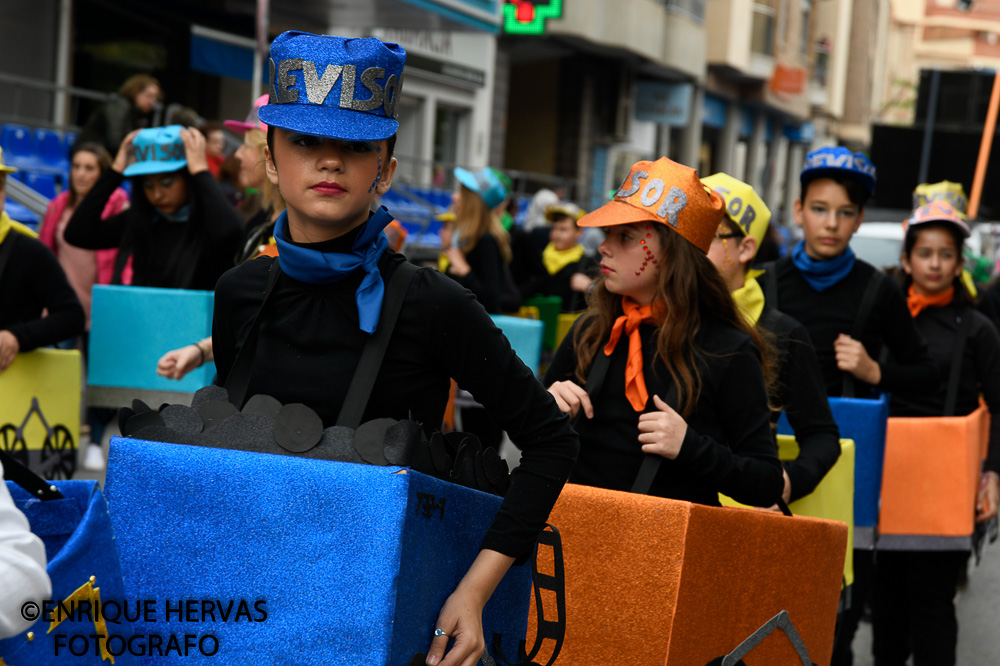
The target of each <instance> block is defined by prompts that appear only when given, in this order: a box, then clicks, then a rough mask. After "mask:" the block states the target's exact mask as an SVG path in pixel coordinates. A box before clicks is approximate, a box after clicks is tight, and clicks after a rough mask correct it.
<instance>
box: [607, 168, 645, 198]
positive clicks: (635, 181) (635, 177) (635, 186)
mask: <svg viewBox="0 0 1000 666" xmlns="http://www.w3.org/2000/svg"><path fill="white" fill-rule="evenodd" d="M646 178H649V174H648V173H646V172H645V171H636V172H635V173H633V174H632V185H630V186H629V188H628V189H627V190H626V189H625V183H622V189H620V190H618V194H616V195H615V196H616V197H621V198H623V199H624V198H625V197H630V196H632V195H633V194H635V193H636V192H638V191H639V186H640V184H641V183H640V182H639V181H641V180H645V179H646ZM626 180H628V179H627V178H626Z"/></svg>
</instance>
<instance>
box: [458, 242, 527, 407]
mask: <svg viewBox="0 0 1000 666" xmlns="http://www.w3.org/2000/svg"><path fill="white" fill-rule="evenodd" d="M465 260H466V261H467V262H469V268H470V269H471V270H470V271H469V273H467V274H466V275H464V276H462V277H459V276H457V275H455V274H454V273H452V272H451V270H450V268H449V270H448V271H447V273H448V277H450V278H452V279H453V280H455V281H456V282H458V283H459V284H460V285H462V286H463V287H465V288H466V289H468V290H469V291H471V292H472V293H473V294H475V295H476V298H477V299H479V302H480V303H481V304H482V306H483V307H484V308H486V311H487V312H488V313H490V314H500V312H501V311H505V310H506V311H510V310H512V309H513V310H516V309H517V307H516V306H515V307H513V308H512V307H511V306H512V305H513V304H512V303H508V302H505V301H508V300H510V294H508V293H506V292H507V283H508V282H509V281H510V280H511V278H510V274H509V273H508V272H507V271H508V270H509V269H508V268H507V265H506V264H505V263H504V260H503V255H502V254H501V253H500V246H499V245H497V241H496V239H495V238H494V237H493V235H492V234H483V235H482V236H480V238H479V240H478V241H476V246H475V247H474V248H472V250H470V251H469V253H468V254H466V255H465ZM462 388H465V387H464V386H463V387H462Z"/></svg>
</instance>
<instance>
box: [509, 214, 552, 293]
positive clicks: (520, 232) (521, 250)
mask: <svg viewBox="0 0 1000 666" xmlns="http://www.w3.org/2000/svg"><path fill="white" fill-rule="evenodd" d="M508 233H510V254H511V259H510V275H511V277H512V278H513V279H514V284H516V285H517V287H518V289H519V290H520V292H521V297H522V298H531V297H532V296H534V295H535V292H533V291H531V286H530V285H531V284H532V283H533V281H534V280H536V279H538V278H540V277H541V276H543V275H547V272H546V270H545V266H544V265H543V264H542V253H541V252H539V251H538V248H537V247H535V242H534V241H533V240H532V238H531V234H530V233H529V232H527V231H525V230H524V227H519V226H517V225H516V224H513V225H511V227H510V231H509V232H508ZM529 292H530V293H529Z"/></svg>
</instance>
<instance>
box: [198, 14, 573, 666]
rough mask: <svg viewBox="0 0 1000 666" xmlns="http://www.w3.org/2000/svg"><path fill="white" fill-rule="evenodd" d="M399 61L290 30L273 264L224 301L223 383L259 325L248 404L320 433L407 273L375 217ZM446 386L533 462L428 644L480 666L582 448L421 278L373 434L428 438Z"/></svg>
mask: <svg viewBox="0 0 1000 666" xmlns="http://www.w3.org/2000/svg"><path fill="white" fill-rule="evenodd" d="M405 59H406V53H405V51H404V50H403V49H402V48H401V47H400V46H399V45H397V44H387V43H383V42H381V41H379V40H378V39H375V38H364V39H346V38H343V37H330V36H325V35H324V36H320V35H312V34H308V33H302V32H286V33H283V34H281V35H279V36H278V37H277V38H276V39H275V40H274V42H273V44H272V45H271V92H270V99H269V103H268V104H267V105H266V106H263V107H261V109H260V111H259V112H258V116H259V118H260V120H261V121H263V122H265V123H267V125H268V132H267V142H268V152H267V156H268V159H267V163H266V169H267V175H268V178H269V179H270V181H271V182H272V183H273V184H274V185H275V186H276V187H277V188H278V190H279V191H280V192H281V195H282V197H283V198H284V200H285V202H286V204H287V208H286V210H285V212H284V213H282V214H281V216H280V217H279V218H278V220H277V221H276V223H275V228H274V238H275V241H276V243H277V245H278V252H279V256H278V258H277V259H273V258H271V257H261V258H258V259H254V260H252V261H249V262H246V263H244V264H243V265H241V266H239V267H237V268H235V269H233V270H231V271H229V272H228V273H226V274H225V275H224V276H223V277H222V279H220V280H219V284H218V287H217V289H216V297H215V318H214V322H213V331H212V339H213V343H214V348H215V363H216V367H217V369H218V373H219V377H218V383H219V384H220V385H224V384H225V383H226V381H227V379H228V377H229V375H230V373H233V374H239V373H238V372H237V371H236V370H234V365H235V364H236V360H237V358H236V357H237V352H238V351H239V348H240V347H241V346H242V345H243V342H244V341H245V340H246V339H247V335H248V331H249V330H250V329H251V328H256V326H257V325H256V324H252V322H253V321H254V319H255V318H257V316H258V314H259V315H260V316H259V319H258V324H259V328H257V330H258V331H259V333H258V336H257V342H256V353H255V354H254V355H253V358H252V361H251V362H252V367H250V368H248V369H247V374H248V379H247V386H246V391H245V394H246V395H247V396H250V395H254V394H259V393H263V394H267V395H271V396H274V397H275V398H277V399H278V400H279V401H280V402H282V403H296V402H300V403H305V404H306V405H307V406H309V407H311V408H312V409H314V410H315V411H316V412H317V413H318V414H319V415H320V417H321V419H322V420H323V422H324V425H325V426H331V425H334V424H335V423H336V421H337V418H338V416H339V413H340V411H341V408H342V406H343V403H344V400H345V397H346V391H347V387H348V385H349V384H350V382H351V378H352V376H353V374H354V371H355V368H356V367H357V365H358V360H359V357H360V355H361V353H362V350H363V349H364V348H365V345H366V343H367V341H368V339H369V337H370V336H371V335H372V334H373V333H374V332H375V330H376V328H377V327H378V326H379V317H380V314H381V309H382V299H383V295H384V294H385V289H386V286H385V285H387V284H388V280H389V279H390V278H391V276H392V275H393V274H395V272H396V270H397V269H399V268H400V267H401V266H402V265H403V264H404V262H405V259H404V258H403V256H402V255H399V254H396V253H394V252H392V251H388V250H387V246H388V241H387V239H386V236H385V234H384V233H383V229H384V228H385V226H386V225H387V224H388V223H389V222H390V221H391V220H392V216H391V215H390V214H389V212H388V211H387V210H386V209H385V208H384V207H380V208H378V209H377V210H375V211H374V212H373V211H372V208H373V207H374V205H375V203H376V201H377V198H378V197H379V195H381V194H383V193H385V192H386V191H387V190H388V189H389V187H390V185H391V184H392V178H393V174H394V173H395V170H396V160H395V159H394V158H393V157H392V151H393V146H394V144H395V134H396V130H397V129H398V126H399V125H398V123H397V121H396V107H397V102H398V96H399V87H400V77H401V75H402V73H403V64H404V62H405ZM269 274H270V275H269ZM271 277H273V278H274V279H273V281H272V280H271ZM265 303H266V307H265ZM240 363H241V364H242V363H243V358H242V357H241V358H240ZM237 368H239V371H240V372H242V369H243V366H242V365H238V366H237ZM451 377H454V378H455V379H456V380H457V381H458V382H459V383H460V384H461V385H462V386H463V387H465V388H467V389H468V390H469V391H470V392H471V393H472V394H473V395H474V396H475V398H476V400H477V401H479V402H480V403H481V404H483V405H484V406H485V407H486V408H487V410H488V411H489V412H490V415H491V416H492V417H493V419H494V420H495V421H496V422H497V424H498V425H500V426H501V427H503V428H504V429H505V430H507V432H508V433H509V434H510V436H511V439H512V440H513V441H514V442H515V443H516V444H518V445H519V446H522V448H523V456H522V458H521V464H520V466H519V467H518V471H517V473H516V474H514V476H513V477H512V485H511V488H510V490H509V491H508V492H507V495H506V497H505V498H504V501H503V504H502V505H501V507H500V510H499V511H498V513H497V517H496V520H495V521H494V523H493V525H492V526H491V527H490V529H489V530H488V531H487V534H486V537H485V539H484V540H483V542H482V547H481V548H482V549H481V550H480V552H479V555H478V556H477V558H476V560H475V562H474V563H473V565H472V566H471V568H470V569H469V571H468V572H467V573H466V574H465V576H464V577H463V579H462V581H461V582H460V583H459V585H458V587H457V588H456V589H455V590H454V591H453V592H452V593H451V596H450V597H449V598H448V600H447V601H446V602H445V604H444V607H443V608H442V609H441V612H440V614H439V616H438V618H437V624H436V625H435V627H436V629H435V631H433V637H432V636H431V635H430V634H431V633H432V632H431V631H430V630H428V643H429V644H430V649H429V652H428V654H427V657H426V663H427V664H441V665H442V666H459V665H461V666H472V665H473V664H475V663H476V662H477V661H478V659H479V657H480V656H481V655H482V652H483V649H484V647H485V642H484V639H483V631H482V609H483V606H484V605H485V603H486V601H487V600H488V599H489V598H490V596H491V594H492V593H493V590H494V588H495V587H496V585H497V584H498V583H499V581H500V579H501V578H502V577H503V575H504V574H505V572H506V571H507V569H508V568H509V567H510V565H511V563H513V562H514V560H515V558H517V557H521V556H525V555H527V554H528V553H529V552H530V550H531V548H532V546H533V544H534V542H535V540H536V538H537V536H538V533H539V532H540V531H541V530H542V529H543V527H544V525H545V520H546V518H547V516H548V513H549V510H550V509H551V508H552V506H553V504H554V503H555V500H556V498H557V497H558V495H559V491H560V489H561V488H562V485H563V483H565V480H566V478H567V477H568V476H569V471H570V468H571V467H572V465H573V462H574V460H575V458H576V453H577V450H578V448H579V443H578V440H577V438H576V435H575V434H574V433H573V431H572V429H571V428H570V427H569V421H568V419H567V418H566V417H564V416H563V415H562V414H561V413H560V412H559V410H558V408H557V407H556V404H555V402H554V401H553V400H552V399H551V397H550V396H549V395H548V393H547V392H546V391H545V390H544V389H542V387H541V385H540V384H539V383H538V382H537V381H536V380H535V378H534V375H533V374H532V372H531V371H530V370H529V369H528V368H526V367H525V366H524V364H523V363H521V361H520V360H518V358H517V357H516V355H515V354H514V353H513V351H512V350H511V348H510V345H509V344H508V343H507V341H506V339H505V338H504V337H503V335H502V333H501V332H500V331H499V329H497V328H496V327H495V326H494V324H493V322H492V320H491V319H490V318H489V316H488V315H487V314H486V312H485V311H484V310H483V308H482V306H480V305H479V303H478V302H477V301H476V299H475V297H474V296H473V295H472V294H471V293H470V292H468V291H467V290H465V289H463V288H462V287H460V286H459V285H458V284H457V283H456V282H454V281H453V280H451V279H449V278H447V277H445V276H444V275H442V274H441V273H439V272H438V271H436V270H433V269H427V268H425V269H419V270H417V271H416V272H415V274H414V275H413V278H412V282H411V283H410V286H409V288H408V290H407V291H406V295H405V297H404V299H403V304H402V308H401V310H400V312H399V316H398V319H397V321H396V324H395V326H394V328H393V333H392V336H391V343H390V344H389V345H388V348H387V350H386V352H385V357H384V360H383V362H382V365H381V368H380V370H379V372H378V374H377V376H376V378H375V382H374V387H373V390H372V394H371V400H370V401H369V403H368V405H367V407H366V409H365V410H364V420H365V421H367V420H371V419H374V418H382V417H387V418H393V419H397V420H402V419H407V418H410V419H412V420H414V421H418V422H420V423H422V424H423V426H424V430H425V432H427V433H428V434H430V433H431V432H432V431H434V430H436V429H438V428H439V427H440V425H441V422H442V418H443V415H444V408H445V404H446V403H447V400H448V393H449V388H450V378H451ZM429 566H432V564H429ZM344 584H345V585H349V584H361V583H358V582H354V581H345V582H344ZM451 641H454V642H453V644H452V646H451V648H450V649H449V650H448V652H447V654H445V649H446V648H447V646H448V644H449V642H451ZM442 659H443V660H442Z"/></svg>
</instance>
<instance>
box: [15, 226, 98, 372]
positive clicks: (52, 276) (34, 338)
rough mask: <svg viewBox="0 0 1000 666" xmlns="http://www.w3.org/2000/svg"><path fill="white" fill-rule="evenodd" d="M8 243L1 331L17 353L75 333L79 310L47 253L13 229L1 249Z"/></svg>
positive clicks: (80, 315) (81, 317)
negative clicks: (7, 334)
mask: <svg viewBox="0 0 1000 666" xmlns="http://www.w3.org/2000/svg"><path fill="white" fill-rule="evenodd" d="M7 243H11V244H12V249H11V254H10V255H9V258H8V260H7V264H6V268H4V269H3V273H2V274H0V331H3V330H7V331H10V332H11V333H12V334H13V335H14V337H15V338H17V343H18V346H19V347H20V350H21V351H22V352H27V351H31V350H33V349H37V348H38V347H46V346H49V345H54V344H56V343H57V342H62V341H63V340H68V339H70V338H75V337H76V336H78V335H80V333H82V332H83V328H84V326H85V325H86V318H85V315H84V313H83V306H81V305H80V300H79V299H78V298H77V297H76V292H74V291H73V288H72V287H70V286H69V282H67V281H66V273H64V272H63V269H62V266H60V265H59V260H58V259H56V256H55V255H54V254H52V250H50V249H49V248H47V247H45V245H44V244H42V242H41V241H38V240H35V239H34V238H29V237H28V236H25V235H24V234H21V233H19V232H17V231H14V230H11V231H10V232H8V234H7V237H6V238H5V239H4V241H3V243H2V244H0V248H2V247H3V246H5V245H7ZM44 310H48V314H47V315H46V316H44V317H43V316H42V312H43V311H44Z"/></svg>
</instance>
